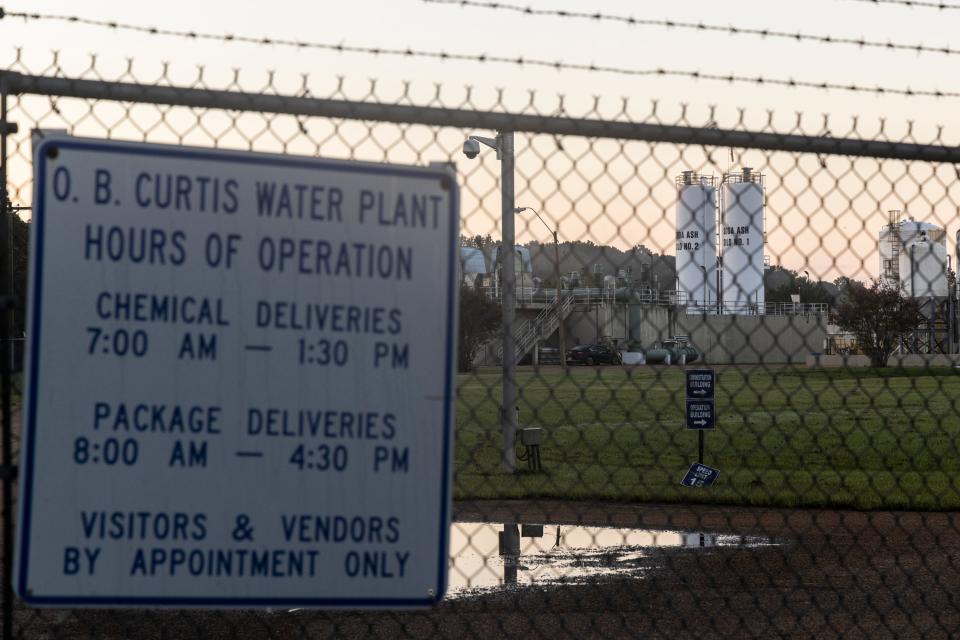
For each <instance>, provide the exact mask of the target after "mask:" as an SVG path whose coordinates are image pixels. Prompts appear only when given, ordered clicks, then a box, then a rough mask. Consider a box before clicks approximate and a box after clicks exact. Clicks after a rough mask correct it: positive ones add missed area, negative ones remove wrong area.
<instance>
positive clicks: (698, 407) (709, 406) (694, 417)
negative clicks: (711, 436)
mask: <svg viewBox="0 0 960 640" xmlns="http://www.w3.org/2000/svg"><path fill="white" fill-rule="evenodd" d="M715 426H716V416H715V415H714V411H713V400H712V399H711V400H691V399H690V398H687V429H698V430H703V429H713V428H714V427H715Z"/></svg>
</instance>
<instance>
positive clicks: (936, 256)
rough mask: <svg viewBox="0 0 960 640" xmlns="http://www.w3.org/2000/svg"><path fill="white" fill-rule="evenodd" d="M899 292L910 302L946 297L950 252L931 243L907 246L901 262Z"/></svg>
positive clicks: (923, 242)
mask: <svg viewBox="0 0 960 640" xmlns="http://www.w3.org/2000/svg"><path fill="white" fill-rule="evenodd" d="M899 263H900V264H899V265H898V266H899V272H900V290H901V291H903V293H904V294H905V295H907V296H908V297H911V298H945V297H946V296H947V249H946V247H944V246H943V245H942V244H939V243H937V242H932V241H931V240H928V239H921V240H917V241H916V242H911V243H910V244H908V245H906V247H905V250H904V251H903V252H901V253H900V258H899Z"/></svg>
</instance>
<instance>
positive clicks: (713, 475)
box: [680, 462, 720, 487]
mask: <svg viewBox="0 0 960 640" xmlns="http://www.w3.org/2000/svg"><path fill="white" fill-rule="evenodd" d="M719 477H720V470H719V469H713V468H712V467H708V466H707V465H705V464H700V463H699V462H694V463H693V464H692V465H690V469H689V470H688V471H687V475H685V476H683V480H681V481H680V484H682V485H683V486H685V487H709V486H710V485H712V484H713V483H714V482H715V481H716V480H717V478H719Z"/></svg>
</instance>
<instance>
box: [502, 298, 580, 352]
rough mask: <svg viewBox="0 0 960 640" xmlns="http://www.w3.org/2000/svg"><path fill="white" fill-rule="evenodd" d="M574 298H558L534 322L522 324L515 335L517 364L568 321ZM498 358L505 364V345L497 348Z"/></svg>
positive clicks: (529, 321)
mask: <svg viewBox="0 0 960 640" xmlns="http://www.w3.org/2000/svg"><path fill="white" fill-rule="evenodd" d="M573 303H574V296H563V297H560V298H556V299H554V300H553V302H551V303H550V304H548V305H547V306H546V307H544V309H543V311H541V312H540V314H539V315H538V316H537V317H536V318H534V319H533V320H527V321H526V322H523V323H520V324H519V326H517V327H516V329H515V330H514V333H513V340H514V344H515V345H516V362H514V364H517V363H519V362H520V361H521V360H522V359H523V357H524V356H525V355H527V354H528V353H530V350H531V349H533V347H534V346H535V345H536V344H537V343H538V342H539V341H540V340H542V339H543V338H546V337H548V336H550V335H552V334H553V332H554V331H556V330H557V328H558V327H559V326H560V322H561V321H563V320H566V318H567V316H569V315H570V311H571V310H572V309H573ZM497 358H498V359H499V360H500V362H503V345H502V344H501V345H500V346H499V347H498V348H497Z"/></svg>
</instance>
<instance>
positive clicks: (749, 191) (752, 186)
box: [720, 167, 765, 314]
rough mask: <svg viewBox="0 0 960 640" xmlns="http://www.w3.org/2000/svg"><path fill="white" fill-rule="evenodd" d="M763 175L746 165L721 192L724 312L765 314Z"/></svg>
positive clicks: (725, 181)
mask: <svg viewBox="0 0 960 640" xmlns="http://www.w3.org/2000/svg"><path fill="white" fill-rule="evenodd" d="M763 199H764V189H763V175H762V174H759V173H754V172H753V171H752V170H751V169H750V167H744V168H743V170H742V171H741V172H740V173H727V174H724V176H723V185H722V188H721V192H720V216H721V226H722V230H721V233H722V237H723V243H722V250H721V252H722V253H721V255H722V260H723V274H722V275H723V308H724V312H725V313H737V314H747V313H763V312H764V306H765V305H764V303H765V294H764V288H763V247H764V237H763V204H764V203H763Z"/></svg>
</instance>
